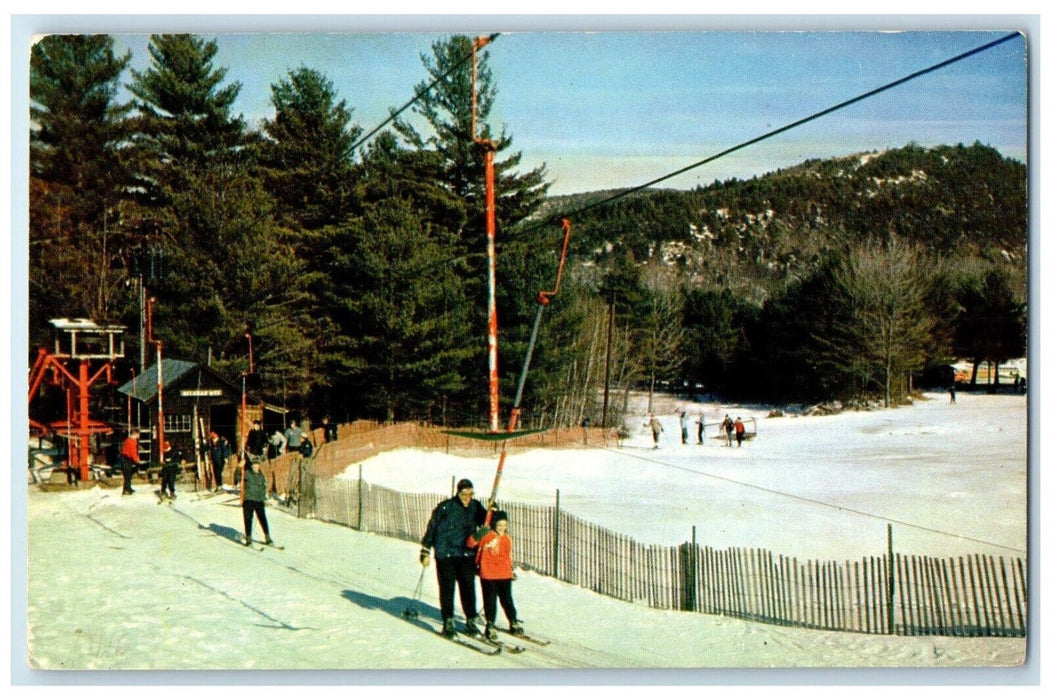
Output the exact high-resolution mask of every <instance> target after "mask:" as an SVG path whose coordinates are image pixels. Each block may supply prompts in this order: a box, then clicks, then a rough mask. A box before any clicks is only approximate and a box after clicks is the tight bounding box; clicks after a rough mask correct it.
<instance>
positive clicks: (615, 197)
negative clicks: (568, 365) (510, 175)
mask: <svg viewBox="0 0 1051 700" xmlns="http://www.w3.org/2000/svg"><path fill="white" fill-rule="evenodd" d="M1020 36H1022V33H1021V32H1012V33H1011V34H1008V35H1007V36H1004V37H1001V38H999V39H997V40H995V41H991V42H989V43H988V44H984V45H982V46H979V47H977V48H975V49H971V50H970V51H965V52H964V53H962V54H959V55H957V56H954V57H952V58H949V59H947V60H945V61H942V62H941V63H936V64H934V65H933V66H929V67H927V68H924V69H922V70H918V71H916V72H915V73H910V74H909V75H906V76H905V77H904V78H899V79H898V80H895V81H893V82H890V83H887V84H886V85H883V86H881V87H878V88H876V89H874V90H869V91H868V92H865V93H862V94H860V95H858V96H856V97H852V98H851V99H849V100H846V101H844V102H840V103H839V104H836V105H833V106H831V107H828V108H827V109H823V110H821V111H820V112H815V113H813V114H811V115H810V116H807V117H803V118H802V119H799V120H796V121H794V122H792V123H790V124H786V125H784V126H782V127H779V128H777V129H774V130H773V131H768V132H767V133H765V134H762V135H761V136H756V137H755V138H752V139H749V140H748V141H744V142H742V143H739V144H737V145H736V146H732V147H730V148H727V149H726V150H724V151H720V152H719V153H716V154H715V155H713V156H709V157H707V158H705V159H703V160H699V161H697V162H696V163H693V164H692V165H687V166H686V167H683V168H679V169H678V170H675V171H673V172H671V173H668V174H667V175H663V176H661V177H658V178H656V179H653V180H650V181H649V182H645V183H643V184H641V185H637V186H635V187H631V188H629V189H626V190H623V191H621V192H618V193H616V194H614V195H610V196H609V197H607V198H605V199H601V200H599V201H597V202H593V203H591V204H588V205H585V206H582V207H579V208H578V209H574V210H573V211H570V212H568V213H565V214H557V215H552V216H550V217H548V218H547V219H545V223H551V222H554V221H557V220H559V219H563V218H568V219H570V220H572V218H573V217H574V216H577V215H579V214H582V213H584V212H586V211H590V210H592V209H596V208H598V207H601V206H604V205H606V204H609V203H610V202H613V201H616V200H618V199H622V198H624V197H627V196H629V195H632V194H635V193H636V192H639V191H641V190H644V189H646V188H648V187H652V186H653V185H656V184H658V183H661V182H664V181H665V180H669V179H671V178H673V177H676V176H677V175H682V174H683V173H685V172H688V171H690V170H693V169H694V168H699V167H700V166H702V165H706V164H708V163H711V162H712V161H714V160H718V159H719V158H722V157H724V156H727V155H729V154H731V153H734V152H735V151H739V150H741V149H743V148H746V147H748V146H752V145H755V144H757V143H759V142H760V141H765V140H766V139H769V138H771V137H773V136H776V135H778V134H782V133H784V132H786V131H789V130H791V129H794V128H796V127H798V126H802V125H803V124H806V123H808V122H812V121H814V120H815V119H819V118H821V117H824V116H826V115H828V114H831V113H832V112H835V111H837V110H840V109H843V108H844V107H848V106H850V105H853V104H856V103H858V102H861V101H862V100H866V99H868V98H870V97H872V96H874V95H878V94H879V93H881V92H886V91H887V90H890V89H891V88H895V87H897V86H899V85H902V84H904V83H907V82H909V81H910V80H915V79H916V78H919V77H920V76H923V75H927V74H928V73H933V72H934V71H937V70H940V69H942V68H945V67H946V66H949V65H952V64H953V63H957V62H959V61H962V60H964V59H966V58H970V57H971V56H975V55H977V54H979V53H982V52H984V51H988V50H989V49H991V48H993V47H995V46H999V45H1000V44H1003V43H1005V42H1007V41H1010V40H1011V39H1015V38H1017V37H1020Z"/></svg>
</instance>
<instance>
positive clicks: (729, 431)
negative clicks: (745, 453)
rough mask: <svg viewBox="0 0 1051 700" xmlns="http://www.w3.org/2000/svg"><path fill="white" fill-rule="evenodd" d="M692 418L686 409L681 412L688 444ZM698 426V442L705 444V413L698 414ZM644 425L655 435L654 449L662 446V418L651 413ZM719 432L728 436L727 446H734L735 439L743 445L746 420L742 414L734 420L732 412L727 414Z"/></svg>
mask: <svg viewBox="0 0 1051 700" xmlns="http://www.w3.org/2000/svg"><path fill="white" fill-rule="evenodd" d="M689 425H690V419H689V416H687V414H686V411H680V412H679V431H680V436H681V439H682V444H684V445H688V444H689V440H690V428H689ZM695 425H696V426H697V444H698V445H703V444H704V414H703V413H702V414H698V416H697V420H696V421H695ZM643 427H648V428H649V429H650V434H651V435H652V436H653V449H655V450H656V449H657V448H659V447H660V441H661V435H662V434H663V433H664V426H663V425H662V424H661V422H660V420H659V419H658V418H657V416H655V415H654V414H652V413H651V414H650V415H649V419H648V420H647V422H646V423H644V424H643ZM719 432H720V434H721V435H723V436H725V438H726V446H727V447H732V446H733V443H734V440H736V441H737V446H738V447H741V444H742V443H743V442H744V440H745V437H746V434H747V430H746V429H745V425H744V421H743V420H742V419H741V417H740V416H737V419H736V420H734V419H732V418H730V414H726V417H725V418H724V419H723V422H722V423H721V424H720V425H719Z"/></svg>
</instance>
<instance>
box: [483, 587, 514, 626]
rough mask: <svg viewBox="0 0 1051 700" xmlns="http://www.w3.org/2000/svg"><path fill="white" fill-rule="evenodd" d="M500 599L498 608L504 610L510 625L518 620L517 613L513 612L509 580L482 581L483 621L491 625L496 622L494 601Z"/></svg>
mask: <svg viewBox="0 0 1051 700" xmlns="http://www.w3.org/2000/svg"><path fill="white" fill-rule="evenodd" d="M497 598H499V599H500V607H501V608H503V609H504V615H506V616H507V623H508V624H511V623H513V622H514V621H515V620H517V619H518V611H516V610H515V601H514V598H512V597H511V579H502V580H498V579H484V578H483V579H482V606H483V607H484V608H485V621H486V622H488V623H490V624H492V623H494V622H496V600H497Z"/></svg>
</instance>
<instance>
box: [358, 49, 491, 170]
mask: <svg viewBox="0 0 1051 700" xmlns="http://www.w3.org/2000/svg"><path fill="white" fill-rule="evenodd" d="M498 36H500V33H499V32H496V33H494V34H490V35H489V37H488V39H487V43H492V42H493V41H494V40H495V39H496V37H498ZM471 58H472V54H470V53H468V54H467V55H466V56H464V57H463V58H462V59H460V60H459V61H457V62H456V63H454V64H453V65H452V66H450V67H449V70H447V71H445V72H444V73H442V74H441V75H439V76H438V77H437V78H435V79H434V80H432V81H431V82H430V83H429V84H428V85H427V86H426V87H425V88H423V89H422V90H419V91H417V92H416V94H414V95H413V96H412V99H411V100H409V101H408V102H406V103H405V104H403V105H402V106H401V107H399V108H398V109H397V110H396V111H392V112H391V113H390V116H389V117H387V118H386V119H384V120H383V121H382V122H380V123H379V125H377V126H376V128H374V129H373V130H372V131H370V132H369V133H367V134H365V135H364V136H362V137H361V138H360V139H358V140H357V141H356V142H354V144H353V145H352V146H351V147H350V150H351V151H354V150H357V148H358V147H359V146H361V145H362V144H363V143H365V142H366V141H368V140H369V139H371V138H372V137H373V136H375V135H376V133H377V132H379V130H380V129H382V128H383V127H385V126H387V125H388V124H390V123H391V122H392V121H394V120H395V119H397V118H398V115H399V114H401V113H402V112H404V111H405V110H407V109H408V108H409V107H411V106H412V105H413V104H415V103H416V102H417V101H418V100H419V99H420V98H422V97H423V96H424V95H426V94H427V93H429V92H430V91H431V90H432V89H433V88H434V86H435V85H437V84H438V83H440V82H441V81H443V80H445V79H446V78H447V77H449V75H450V74H451V73H453V72H454V71H456V70H458V69H459V68H460V67H461V66H462V65H463V64H465V63H467V62H468V61H470V60H471Z"/></svg>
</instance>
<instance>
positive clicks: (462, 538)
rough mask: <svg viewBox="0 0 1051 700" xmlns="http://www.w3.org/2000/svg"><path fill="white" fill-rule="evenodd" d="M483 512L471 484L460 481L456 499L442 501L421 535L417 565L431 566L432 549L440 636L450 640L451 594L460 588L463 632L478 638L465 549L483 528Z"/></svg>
mask: <svg viewBox="0 0 1051 700" xmlns="http://www.w3.org/2000/svg"><path fill="white" fill-rule="evenodd" d="M485 512H486V508H485V506H483V505H482V504H481V503H480V502H478V501H476V500H474V484H472V483H471V482H470V480H468V479H461V480H460V482H459V483H458V484H457V485H456V496H454V497H453V498H449V499H447V500H444V501H442V502H441V503H439V504H438V505H437V507H436V508H435V509H434V512H432V513H431V519H430V521H429V522H428V523H427V531H426V532H425V533H424V535H423V539H422V540H421V542H420V543H421V544H422V545H423V549H421V550H420V563H421V564H423V566H427V565H429V564H430V563H431V548H432V547H433V548H434V560H435V568H436V569H437V573H438V599H439V602H440V605H441V609H442V634H444V635H446V636H449V637H451V636H453V635H454V634H455V633H456V629H455V627H454V625H453V594H454V592H455V589H456V587H457V586H459V587H460V606H461V607H462V608H463V614H464V617H465V618H467V623H466V625H464V632H465V633H467V634H470V635H480V634H481V629H480V628H479V627H478V625H479V624H480V623H481V618H480V617H479V616H478V608H477V605H476V602H475V590H474V575H475V563H474V555H475V552H474V550H473V549H471V548H470V547H468V546H467V538H468V537H470V536H471V535H472V534H474V533H475V530H476V529H477V528H478V527H480V526H482V525H484V524H485Z"/></svg>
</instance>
